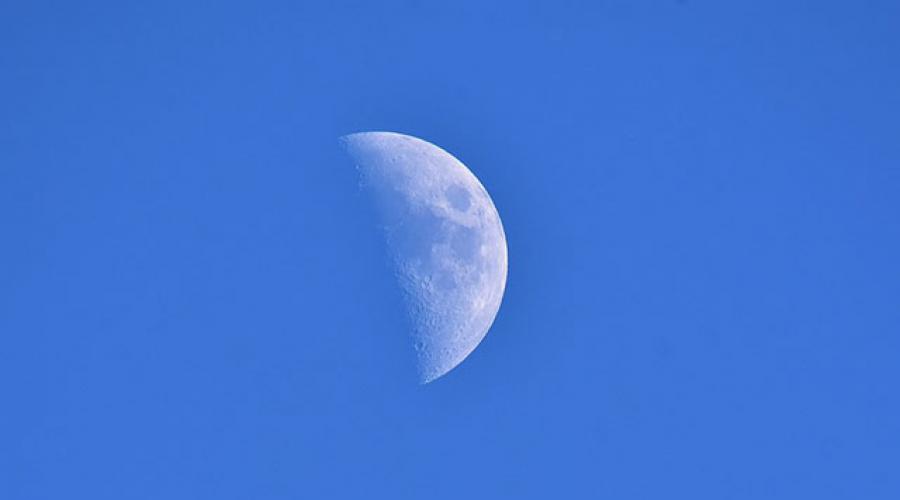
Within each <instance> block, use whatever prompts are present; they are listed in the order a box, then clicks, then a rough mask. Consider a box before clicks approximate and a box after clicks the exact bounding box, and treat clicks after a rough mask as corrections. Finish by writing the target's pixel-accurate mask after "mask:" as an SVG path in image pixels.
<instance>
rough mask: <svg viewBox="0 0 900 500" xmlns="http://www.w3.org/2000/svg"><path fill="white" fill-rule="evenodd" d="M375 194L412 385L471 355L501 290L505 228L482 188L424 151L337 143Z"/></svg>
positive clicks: (378, 135) (388, 138)
mask: <svg viewBox="0 0 900 500" xmlns="http://www.w3.org/2000/svg"><path fill="white" fill-rule="evenodd" d="M341 142H342V145H343V147H344V149H345V151H346V152H347V153H348V154H349V156H350V157H351V159H352V160H353V161H354V163H355V164H356V167H357V169H358V171H359V173H360V177H361V181H362V185H363V187H364V188H365V189H367V190H370V191H371V192H372V194H374V198H375V200H376V203H377V205H378V207H379V212H380V215H381V220H382V221H383V225H384V230H385V236H386V239H387V244H388V249H389V250H390V253H391V255H392V257H393V262H394V265H395V270H396V275H397V278H398V281H399V284H400V287H401V289H402V290H403V295H404V298H405V300H406V303H407V306H408V311H409V315H410V319H411V323H412V341H413V346H414V347H415V351H416V357H417V361H418V363H417V366H418V370H419V380H420V382H421V383H423V384H424V383H428V382H431V381H432V380H434V379H436V378H438V377H440V376H442V375H444V374H446V373H447V372H449V371H450V370H452V369H453V368H454V367H456V366H457V365H458V364H459V363H461V362H462V361H463V360H464V359H466V357H467V356H468V355H469V354H470V353H471V352H472V351H473V350H474V349H475V348H476V347H477V346H478V344H479V343H480V342H481V340H482V339H483V338H484V336H485V335H486V334H487V332H488V329H490V327H491V325H492V324H493V322H494V318H495V317H496V316H497V311H498V310H499V309H500V302H501V300H502V299H503V291H504V289H505V287H506V273H507V249H506V236H505V234H504V232H503V225H502V224H501V222H500V216H499V214H498V213H497V209H496V207H494V202H493V201H492V200H491V197H490V196H489V195H488V193H487V191H486V190H485V189H484V186H482V185H481V182H479V181H478V179H477V178H476V177H475V175H474V174H472V172H471V171H469V169H468V168H466V166H465V165H463V164H462V163H461V162H460V161H459V160H457V159H456V158H454V157H453V156H452V155H450V154H449V153H447V152H446V151H444V150H443V149H441V148H439V147H437V146H435V145H434V144H431V143H429V142H426V141H423V140H421V139H417V138H415V137H411V136H408V135H403V134H397V133H393V132H362V133H357V134H350V135H346V136H343V137H341Z"/></svg>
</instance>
